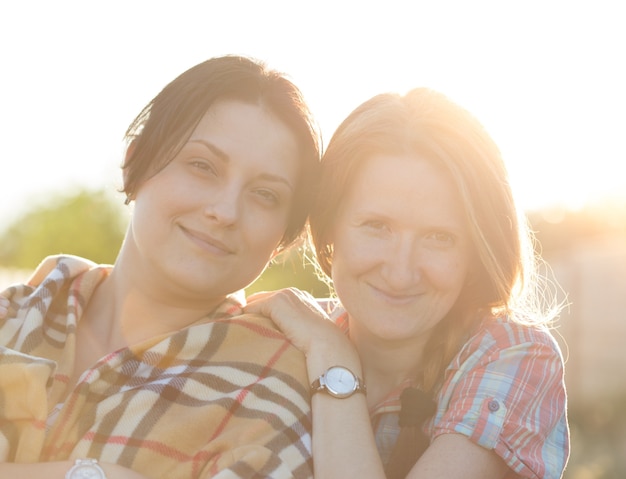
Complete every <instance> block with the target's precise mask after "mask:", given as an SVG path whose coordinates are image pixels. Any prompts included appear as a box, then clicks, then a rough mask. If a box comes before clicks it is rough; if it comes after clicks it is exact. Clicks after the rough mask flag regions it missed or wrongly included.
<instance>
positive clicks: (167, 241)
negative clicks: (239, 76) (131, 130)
mask: <svg viewBox="0 0 626 479" xmlns="http://www.w3.org/2000/svg"><path fill="white" fill-rule="evenodd" d="M298 154H299V149H298V143H297V140H296V138H295V136H294V135H293V134H292V132H291V131H290V130H289V129H288V128H287V127H286V126H285V125H284V124H283V123H282V122H281V121H279V120H278V119H277V118H276V117H275V116H273V115H272V114H271V113H269V112H268V111H267V110H266V109H264V108H263V107H261V106H258V105H254V104H248V103H244V102H240V101H234V100H220V101H218V102H216V103H214V104H213V105H212V106H211V108H210V109H209V110H208V112H207V113H206V114H205V115H204V117H203V118H202V120H201V121H200V123H199V124H198V126H197V127H196V128H195V130H194V131H193V132H192V134H191V136H190V137H189V139H188V141H187V142H186V143H185V144H184V146H183V147H182V148H181V150H180V151H179V152H178V153H177V155H176V156H175V157H174V159H173V160H172V161H171V162H170V163H169V164H168V165H167V166H166V167H165V168H163V169H162V170H161V171H159V172H158V173H156V174H155V175H154V176H152V177H150V178H148V179H147V180H145V181H144V182H143V183H142V184H141V186H140V187H139V188H138V190H137V194H136V198H135V210H134V214H133V219H132V223H131V229H130V231H129V234H128V235H127V239H126V243H127V244H125V248H124V249H125V250H127V251H129V252H130V254H127V255H125V258H128V259H129V260H130V263H131V266H132V271H133V274H137V273H139V274H143V278H144V280H145V281H152V282H153V284H158V287H159V288H160V290H162V291H164V294H170V293H171V294H175V295H179V296H180V297H185V298H187V299H193V298H198V297H199V298H204V300H207V301H210V300H214V301H215V302H219V301H221V300H222V299H223V297H224V296H225V295H227V294H230V293H232V292H234V291H237V290H239V289H241V288H244V287H245V286H247V285H248V284H249V283H251V282H252V281H253V280H254V279H256V278H257V276H258V275H259V274H260V273H261V272H262V271H263V269H264V267H265V266H266V264H267V262H268V261H269V259H270V258H271V255H272V254H273V252H274V250H275V248H276V247H277V246H278V244H279V243H280V241H281V238H282V236H283V234H284V232H285V229H286V226H287V222H288V217H289V213H290V207H291V204H292V197H293V194H294V189H295V188H296V183H297V179H298V167H299V160H298Z"/></svg>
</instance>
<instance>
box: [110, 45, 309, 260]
mask: <svg viewBox="0 0 626 479" xmlns="http://www.w3.org/2000/svg"><path fill="white" fill-rule="evenodd" d="M219 99H232V100H240V101H244V102H247V103H255V104H260V105H262V106H264V107H266V108H268V109H269V110H270V111H271V112H272V113H273V114H274V115H276V116H277V117H278V118H279V119H280V120H281V121H282V122H283V123H284V124H285V125H286V126H287V127H288V128H289V130H290V131H291V132H292V133H294V135H295V136H296V138H297V141H298V146H299V153H300V160H301V164H300V169H299V176H298V181H297V184H296V190H295V195H294V199H293V203H292V205H291V209H290V216H289V222H288V225H287V229H286V231H285V234H284V236H283V238H282V240H281V247H283V248H284V247H286V246H288V245H289V244H291V243H292V242H293V241H294V240H296V239H297V238H298V237H299V236H300V235H301V234H302V232H303V229H304V224H305V222H306V218H307V215H308V212H309V208H310V205H311V200H312V195H313V193H314V191H315V187H316V185H317V181H318V178H319V173H318V169H319V157H320V154H321V139H320V134H319V129H318V127H317V125H316V123H315V121H314V120H313V115H312V114H311V112H310V110H309V108H308V106H307V104H306V103H305V101H304V98H303V95H302V92H301V91H300V90H299V89H298V88H297V87H296V86H295V85H294V84H293V83H292V82H291V81H290V80H289V79H288V78H287V77H286V75H284V74H283V73H281V72H278V71H276V70H271V69H268V68H267V67H266V66H265V64H264V63H262V62H259V61H256V60H253V59H251V58H246V57H242V56H236V55H226V56H223V57H216V58H211V59H209V60H206V61H204V62H202V63H200V64H198V65H196V66H194V67H192V68H190V69H188V70H187V71H185V72H183V73H182V74H181V75H179V76H178V77H177V78H175V79H174V80H173V81H172V82H170V83H169V84H168V85H167V86H165V88H163V90H161V92H160V93H159V94H158V95H157V96H156V97H154V98H153V99H152V101H150V102H149V103H148V104H147V105H146V106H145V107H144V108H143V110H142V111H141V112H140V113H139V115H137V117H136V118H135V119H134V120H133V122H132V123H131V124H130V126H129V127H128V129H127V130H126V135H125V139H126V142H127V144H128V145H131V144H132V149H131V150H130V151H129V154H128V155H127V157H126V161H125V162H124V164H123V166H122V168H123V169H124V170H125V172H124V173H125V174H124V187H123V192H124V193H126V196H127V197H129V198H132V197H133V196H134V195H135V194H136V192H137V189H138V188H139V186H140V185H141V183H142V182H143V181H145V180H146V179H148V178H150V177H151V176H153V175H155V174H156V173H158V172H159V171H160V170H162V169H163V168H164V167H165V166H167V164H168V163H169V162H170V161H172V159H173V158H174V157H175V156H176V154H177V153H178V151H180V149H181V148H182V147H183V145H184V144H185V142H186V141H187V140H188V138H189V136H190V135H191V133H192V132H193V130H194V129H195V128H196V126H197V125H198V123H199V122H200V120H201V119H202V118H203V116H204V115H205V113H206V112H207V110H208V109H209V108H210V107H211V105H213V104H214V103H215V102H216V101H217V100H219Z"/></svg>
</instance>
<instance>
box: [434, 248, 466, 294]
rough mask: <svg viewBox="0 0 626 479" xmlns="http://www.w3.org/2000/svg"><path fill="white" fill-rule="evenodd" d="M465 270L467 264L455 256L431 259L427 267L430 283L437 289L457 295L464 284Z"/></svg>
mask: <svg viewBox="0 0 626 479" xmlns="http://www.w3.org/2000/svg"><path fill="white" fill-rule="evenodd" d="M467 268H468V265H467V262H466V261H464V260H463V258H461V257H459V256H457V255H453V256H443V257H439V258H433V260H432V261H431V262H430V264H429V267H428V272H429V276H430V281H431V282H432V283H433V284H435V285H436V287H437V288H438V289H441V290H447V291H451V292H454V293H455V294H458V293H459V292H460V291H461V288H462V287H463V285H464V284H465V279H466V277H467Z"/></svg>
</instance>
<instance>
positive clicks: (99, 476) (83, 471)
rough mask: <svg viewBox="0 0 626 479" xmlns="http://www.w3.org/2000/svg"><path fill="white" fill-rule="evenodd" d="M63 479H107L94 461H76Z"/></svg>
mask: <svg viewBox="0 0 626 479" xmlns="http://www.w3.org/2000/svg"><path fill="white" fill-rule="evenodd" d="M65 479H107V476H106V474H105V473H104V471H103V470H102V468H101V467H100V466H99V465H98V461H96V460H95V459H76V462H75V463H74V465H73V466H72V467H71V468H70V470H69V471H67V474H65Z"/></svg>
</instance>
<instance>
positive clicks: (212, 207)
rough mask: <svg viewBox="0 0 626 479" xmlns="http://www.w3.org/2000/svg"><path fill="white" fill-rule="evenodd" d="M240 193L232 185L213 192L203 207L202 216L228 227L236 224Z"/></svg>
mask: <svg viewBox="0 0 626 479" xmlns="http://www.w3.org/2000/svg"><path fill="white" fill-rule="evenodd" d="M240 203H241V191H240V189H239V188H237V187H236V186H234V185H231V186H227V187H224V188H219V189H217V190H216V191H213V192H212V193H211V194H210V195H209V198H208V200H207V201H206V204H205V206H204V215H205V216H206V217H208V218H210V219H212V220H213V221H215V222H217V223H219V224H221V225H224V226H230V225H233V224H234V223H236V222H237V218H238V217H239V208H240Z"/></svg>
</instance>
